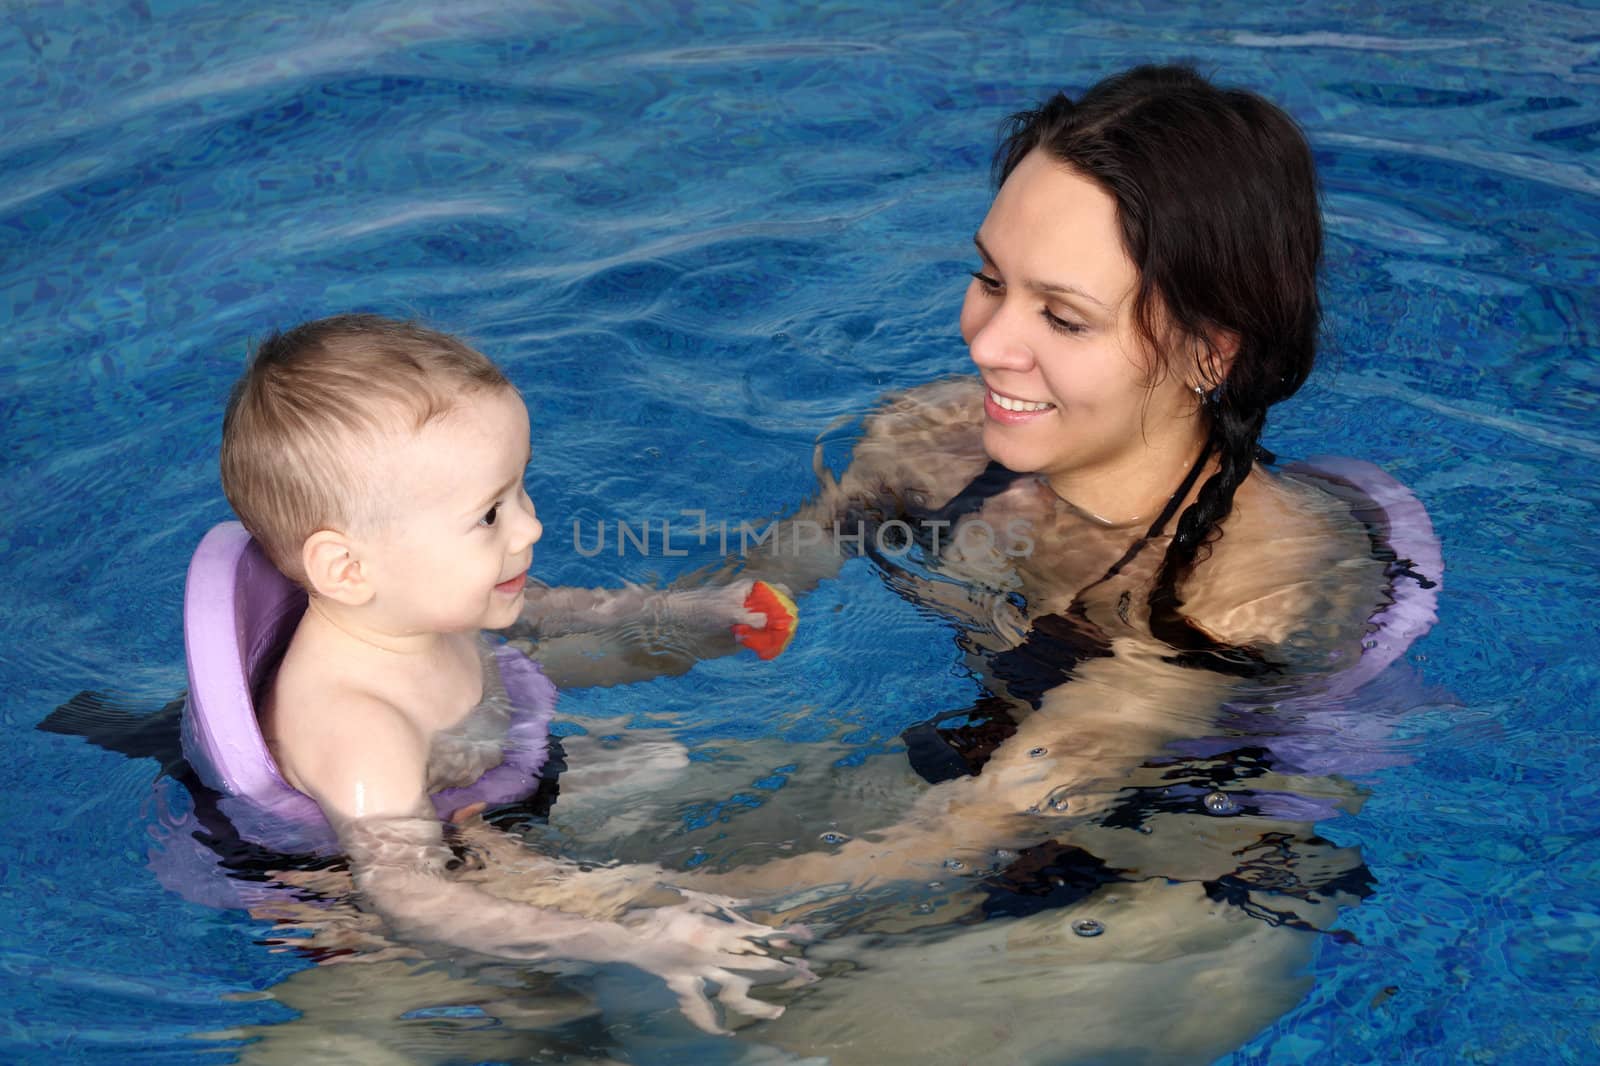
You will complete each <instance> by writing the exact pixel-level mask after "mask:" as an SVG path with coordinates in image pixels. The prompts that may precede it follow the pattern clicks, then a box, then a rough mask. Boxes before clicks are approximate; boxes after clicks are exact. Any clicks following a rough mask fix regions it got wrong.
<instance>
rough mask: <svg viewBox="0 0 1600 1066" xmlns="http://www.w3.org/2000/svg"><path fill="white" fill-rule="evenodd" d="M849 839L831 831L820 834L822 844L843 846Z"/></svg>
mask: <svg viewBox="0 0 1600 1066" xmlns="http://www.w3.org/2000/svg"><path fill="white" fill-rule="evenodd" d="M849 839H850V838H849V837H847V836H845V835H844V834H843V833H835V832H833V831H832V830H831V829H830V830H829V831H828V832H826V833H823V834H822V842H823V843H824V844H843V843H844V842H845V841H847V840H849Z"/></svg>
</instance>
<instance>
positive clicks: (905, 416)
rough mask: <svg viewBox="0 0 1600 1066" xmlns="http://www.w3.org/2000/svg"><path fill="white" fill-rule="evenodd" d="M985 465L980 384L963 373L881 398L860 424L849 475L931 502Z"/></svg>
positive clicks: (975, 473) (955, 487)
mask: <svg viewBox="0 0 1600 1066" xmlns="http://www.w3.org/2000/svg"><path fill="white" fill-rule="evenodd" d="M988 462H989V458H988V456H987V455H986V454H985V453H984V450H983V386H982V383H981V382H980V381H979V379H978V378H977V377H975V376H971V375H967V376H962V377H950V378H941V379H939V380H937V381H931V382H929V383H927V384H925V385H918V386H916V387H914V388H910V389H906V390H904V391H903V392H895V393H891V394H889V395H888V396H886V397H884V400H883V402H882V403H881V404H880V405H879V406H878V407H877V408H876V409H875V410H873V411H872V412H871V413H870V414H868V415H867V416H866V418H865V419H863V420H862V427H861V437H860V439H859V440H858V441H857V442H856V447H855V453H854V455H853V456H852V458H851V475H850V476H852V477H853V478H854V479H855V480H856V481H858V482H860V483H863V484H864V483H867V482H870V483H871V485H872V486H874V487H875V488H876V490H877V491H880V492H881V491H885V490H888V491H892V492H900V491H902V490H907V489H911V490H916V491H918V492H920V493H922V494H924V495H926V496H927V497H928V498H929V499H931V500H937V499H939V498H940V497H947V496H950V495H953V494H954V493H956V492H959V491H960V490H961V488H962V487H963V486H965V485H966V484H967V482H969V481H970V480H972V478H974V477H976V476H977V475H978V474H979V473H981V472H982V471H983V468H984V467H985V466H987V465H988Z"/></svg>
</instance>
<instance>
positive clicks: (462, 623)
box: [363, 389, 543, 634]
mask: <svg viewBox="0 0 1600 1066" xmlns="http://www.w3.org/2000/svg"><path fill="white" fill-rule="evenodd" d="M529 458H530V449H529V444H528V409H527V407H526V406H525V405H524V404H523V402H522V397H520V396H518V395H517V393H516V392H515V391H514V390H512V389H494V390H481V391H478V392H473V393H470V394H468V395H467V396H465V397H463V398H462V400H460V401H459V402H458V403H457V404H456V406H455V407H454V408H453V409H452V410H451V411H450V412H449V413H447V414H446V415H444V416H443V417H441V418H436V419H434V420H433V421H431V422H429V423H428V424H427V425H425V426H423V427H422V429H421V430H420V431H417V432H415V433H410V432H396V433H394V434H392V435H391V437H390V438H389V439H388V440H386V441H385V442H384V445H383V446H382V447H381V448H380V451H379V455H378V457H377V459H376V461H375V462H374V463H373V464H372V468H373V469H372V477H373V479H374V484H373V487H374V488H375V489H378V490H380V491H382V492H383V493H384V494H385V497H386V499H385V505H386V509H387V510H388V511H389V514H388V515H387V516H386V520H384V521H383V522H382V523H381V525H380V530H379V532H377V533H375V534H373V536H372V537H370V538H369V539H368V544H367V548H366V550H365V551H364V552H363V563H364V566H365V568H366V573H367V576H368V577H369V579H370V580H371V581H372V583H373V587H374V589H375V590H376V591H375V595H374V597H373V600H372V606H374V607H375V608H376V609H377V611H378V612H379V616H380V619H381V624H383V625H384V626H385V628H388V629H390V630H391V631H393V632H396V633H408V634H409V633H444V632H465V631H471V630H477V629H497V628H500V627H503V626H507V625H510V624H511V623H512V622H513V621H515V620H516V618H517V616H518V615H519V614H520V613H521V610H522V602H523V586H524V585H525V583H526V580H527V574H528V566H529V564H530V563H531V562H532V559H533V544H534V542H535V541H537V540H538V539H539V537H540V535H541V534H542V533H543V527H542V526H541V525H540V523H539V519H538V517H537V516H536V514H535V512H534V509H533V501H532V500H530V499H529V498H528V494H527V492H526V490H525V489H524V488H523V484H522V479H523V475H524V473H525V471H526V468H527V465H528V462H529Z"/></svg>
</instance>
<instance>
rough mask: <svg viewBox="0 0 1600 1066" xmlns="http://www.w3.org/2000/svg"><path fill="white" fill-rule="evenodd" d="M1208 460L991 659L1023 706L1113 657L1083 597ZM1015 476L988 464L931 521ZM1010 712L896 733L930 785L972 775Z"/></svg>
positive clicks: (986, 712) (1006, 733) (1005, 705)
mask: <svg viewBox="0 0 1600 1066" xmlns="http://www.w3.org/2000/svg"><path fill="white" fill-rule="evenodd" d="M1210 457H1211V445H1210V443H1207V445H1206V447H1205V448H1203V449H1202V450H1201V452H1200V456H1199V458H1197V459H1196V460H1195V462H1194V465H1193V466H1192V467H1190V469H1189V472H1188V474H1187V475H1185V477H1184V479H1183V482H1182V483H1181V484H1179V486H1178V488H1177V489H1176V490H1175V491H1174V492H1173V494H1172V495H1171V497H1169V498H1168V500H1167V503H1166V506H1165V507H1163V508H1162V509H1161V513H1160V514H1159V515H1157V516H1156V520H1155V521H1154V522H1152V523H1151V524H1150V528H1149V529H1148V530H1146V531H1145V534H1144V535H1143V536H1142V537H1140V538H1138V539H1137V540H1135V541H1134V542H1133V544H1131V545H1129V547H1128V550H1127V551H1125V552H1123V554H1122V557H1121V558H1119V559H1118V560H1117V561H1116V562H1114V563H1112V564H1111V566H1110V567H1109V568H1107V570H1106V572H1105V573H1104V574H1102V575H1101V576H1100V577H1099V578H1098V579H1096V580H1095V581H1092V582H1090V583H1089V584H1088V585H1085V586H1084V587H1083V588H1082V589H1080V590H1078V594H1077V595H1076V596H1074V597H1073V599H1072V604H1071V606H1069V607H1068V608H1067V610H1066V611H1065V612H1062V613H1059V614H1047V615H1041V616H1040V617H1038V618H1036V619H1034V620H1033V622H1032V623H1031V624H1030V626H1029V628H1028V632H1027V635H1026V636H1025V637H1024V638H1023V640H1022V643H1020V644H1018V645H1017V646H1016V647H1014V648H1009V649H1007V650H1005V651H1003V652H1000V653H998V654H996V655H995V656H994V657H993V659H992V660H991V670H992V672H993V674H994V676H995V678H996V679H998V680H1000V681H1003V682H1004V683H1005V686H1006V691H1007V692H1008V693H1009V695H1010V696H1011V697H1012V699H1021V700H1026V701H1027V702H1028V703H1029V704H1031V705H1032V706H1034V707H1037V706H1039V704H1040V702H1041V701H1042V700H1043V698H1044V694H1045V693H1046V692H1048V691H1049V690H1050V689H1053V688H1055V687H1057V686H1059V685H1061V684H1063V683H1064V682H1066V681H1067V680H1068V678H1070V676H1071V674H1072V672H1073V670H1074V669H1075V668H1076V667H1077V665H1078V664H1079V663H1082V662H1084V661H1086V660H1088V659H1098V658H1105V657H1107V656H1109V655H1111V642H1110V640H1109V639H1107V637H1106V635H1105V633H1104V632H1103V631H1102V630H1101V629H1100V627H1099V626H1097V625H1096V624H1095V623H1094V622H1092V621H1091V620H1090V619H1089V616H1088V613H1087V610H1086V608H1085V606H1084V600H1083V596H1084V593H1086V592H1088V591H1089V590H1090V589H1092V588H1095V587H1096V586H1098V585H1103V584H1105V583H1106V582H1107V581H1110V580H1112V579H1113V578H1115V577H1116V576H1117V575H1118V574H1120V573H1121V572H1122V571H1123V569H1124V568H1126V567H1127V565H1128V564H1129V563H1131V562H1132V561H1133V560H1134V558H1135V557H1137V556H1138V554H1139V552H1140V551H1142V550H1143V549H1144V546H1145V545H1146V544H1148V543H1149V542H1150V541H1151V540H1153V539H1154V538H1156V537H1158V536H1160V535H1161V531H1162V530H1163V529H1165V528H1166V526H1167V523H1168V522H1170V521H1172V516H1173V515H1175V514H1177V512H1178V508H1179V507H1180V506H1181V505H1182V504H1183V501H1184V500H1185V499H1186V498H1187V497H1188V495H1189V492H1190V490H1191V489H1193V488H1194V485H1195V482H1196V481H1197V480H1198V479H1199V477H1200V472H1201V471H1202V470H1204V469H1205V465H1206V460H1207V459H1209V458H1210ZM1019 476H1022V475H1018V474H1015V473H1013V472H1012V471H1010V470H1007V469H1006V468H1005V467H1003V466H1001V465H1000V464H999V463H990V464H989V466H988V467H987V468H986V469H985V470H984V471H983V473H981V474H979V475H978V476H977V477H976V478H974V479H973V480H972V482H971V483H970V484H968V486H967V487H966V488H965V489H963V490H962V491H961V492H960V493H958V494H957V495H956V497H955V498H954V499H953V500H951V501H950V503H948V504H946V505H945V506H944V507H943V508H940V509H939V511H937V512H934V516H935V517H937V518H939V519H943V520H948V521H951V522H954V521H955V519H957V518H959V517H961V516H963V515H967V514H971V513H973V512H974V511H977V510H978V509H979V508H981V507H982V506H983V503H984V501H986V500H988V499H989V498H990V497H992V496H994V495H996V494H997V493H998V492H1000V491H1002V490H1003V489H1004V488H1005V487H1006V486H1008V485H1010V484H1011V483H1012V482H1013V481H1015V480H1016V478H1017V477H1019ZM1013 706H1014V705H1013V703H1012V701H1011V700H1008V699H1005V698H1002V697H999V696H996V695H993V694H985V695H984V696H983V697H982V698H981V699H980V700H979V701H978V702H977V703H976V704H975V705H974V706H972V707H969V708H963V709H962V710H959V711H953V712H950V713H948V714H943V715H940V716H939V717H937V718H934V719H933V720H931V721H927V722H923V723H921V724H919V725H916V726H912V727H911V728H910V729H907V730H906V731H905V732H904V733H902V734H901V739H903V740H904V741H905V744H906V754H907V757H908V759H909V761H910V762H911V765H912V768H913V769H915V770H916V771H917V773H918V774H920V775H921V776H922V777H923V778H924V779H925V780H927V781H930V782H939V781H946V780H949V779H951V778H954V777H961V776H966V775H971V774H977V773H978V772H979V771H980V770H982V768H983V765H984V763H986V762H988V760H989V756H990V755H991V754H992V753H993V752H994V750H995V749H996V748H998V747H999V746H1000V745H1001V744H1002V743H1004V742H1005V741H1006V740H1007V739H1008V738H1009V737H1010V736H1011V735H1012V734H1014V733H1015V732H1016V731H1017V721H1016V718H1015V717H1014V716H1013V714H1012V707H1013Z"/></svg>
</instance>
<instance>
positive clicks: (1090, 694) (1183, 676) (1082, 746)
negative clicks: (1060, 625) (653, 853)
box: [676, 648, 1230, 898]
mask: <svg viewBox="0 0 1600 1066" xmlns="http://www.w3.org/2000/svg"><path fill="white" fill-rule="evenodd" d="M1229 691H1230V685H1229V684H1228V682H1227V679H1225V678H1221V677H1219V676H1218V675H1215V674H1209V673H1206V672H1203V671H1199V670H1190V669H1184V668H1182V667H1178V666H1173V665H1171V664H1167V663H1164V662H1162V661H1161V660H1160V658H1159V657H1158V656H1156V655H1154V654H1151V653H1150V652H1149V651H1148V650H1147V649H1143V648H1119V649H1118V653H1117V654H1116V655H1113V656H1111V657H1107V658H1103V659H1094V660H1091V661H1089V662H1086V663H1083V664H1081V665H1080V666H1079V667H1078V669H1077V670H1076V672H1075V674H1074V676H1073V679H1072V680H1071V681H1070V682H1068V683H1066V684H1064V685H1061V686H1058V687H1057V688H1055V689H1053V690H1051V691H1050V692H1049V693H1047V694H1046V695H1045V697H1044V700H1043V702H1042V704H1041V705H1040V707H1039V708H1038V709H1036V710H1035V709H1029V708H1019V715H1018V717H1019V719H1020V724H1019V725H1018V728H1017V731H1016V732H1015V733H1014V734H1013V735H1012V736H1010V737H1009V738H1007V739H1006V740H1005V741H1004V742H1003V743H1002V744H1001V745H1000V746H999V747H998V748H997V749H995V751H994V752H993V754H992V755H991V756H990V758H989V760H988V761H987V763H986V764H985V765H984V766H983V768H982V771H981V772H980V773H979V774H977V775H976V776H971V777H960V778H956V779H954V780H951V781H946V782H942V783H940V784H937V785H933V786H930V787H929V788H928V789H927V790H926V791H925V792H924V793H923V794H922V796H921V797H920V798H919V800H918V801H917V802H916V803H914V804H913V806H912V808H911V809H910V811H908V812H907V814H906V815H905V816H904V817H903V818H902V819H901V820H900V821H899V822H897V823H896V824H894V825H892V826H889V827H887V828H884V829H881V830H876V831H874V832H871V833H867V834H863V835H862V836H859V837H856V838H853V839H851V840H849V841H847V842H845V843H843V844H841V845H840V846H838V847H837V848H835V849H831V850H828V851H815V852H809V853H806V854H802V855H796V856H794V857H792V858H784V859H779V860H776V861H773V862H769V863H766V864H764V865H761V866H756V867H738V868H734V869H731V870H728V871H725V872H722V873H715V874H704V875H699V874H696V875H679V876H678V877H677V878H676V879H677V880H680V881H682V882H683V883H685V884H689V885H693V886H696V887H704V888H707V889H710V890H714V891H718V892H733V893H737V894H740V895H752V896H756V897H761V898H771V897H772V896H773V895H774V894H776V893H782V892H785V891H792V890H794V889H795V888H797V887H800V888H805V889H809V890H814V889H815V887H816V886H819V885H833V886H838V889H839V891H840V892H841V893H843V892H860V891H862V890H864V889H867V888H869V887H871V886H873V885H877V884H881V883H883V882H887V881H897V880H922V881H927V880H938V879H942V878H947V877H950V876H953V871H956V872H959V871H960V870H968V871H971V870H976V869H982V868H986V867H987V866H988V864H989V863H990V861H991V860H992V859H993V857H994V855H995V852H996V851H997V850H999V849H1015V848H1019V847H1026V846H1029V845H1032V844H1037V843H1039V842H1040V841H1041V840H1044V839H1048V838H1050V837H1053V836H1056V835H1058V834H1059V833H1061V832H1062V831H1063V829H1064V828H1065V827H1068V826H1070V825H1071V824H1073V823H1074V822H1076V821H1079V820H1081V819H1083V818H1085V817H1089V816H1092V815H1095V814H1098V813H1100V812H1101V811H1103V810H1104V809H1105V808H1106V806H1107V805H1108V804H1109V803H1110V802H1111V801H1112V800H1113V799H1114V798H1115V797H1116V795H1117V794H1118V792H1119V791H1120V790H1121V789H1122V788H1123V787H1124V786H1125V784H1126V781H1127V778H1128V775H1129V774H1130V772H1131V771H1133V770H1135V769H1136V768H1137V767H1139V766H1140V765H1142V764H1143V763H1144V762H1146V761H1147V760H1148V759H1149V758H1151V757H1152V756H1154V755H1157V754H1159V753H1160V752H1161V751H1162V750H1163V749H1164V748H1165V747H1166V745H1167V744H1168V743H1170V742H1171V741H1173V740H1177V739H1180V738H1184V737H1193V736H1200V735H1204V734H1205V732H1206V731H1207V729H1208V728H1209V725H1210V723H1211V722H1212V720H1213V718H1214V716H1215V712H1216V708H1217V707H1218V706H1219V705H1220V703H1221V702H1222V701H1223V699H1224V698H1225V697H1226V695H1227V694H1228V692H1229ZM951 864H955V865H951Z"/></svg>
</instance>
